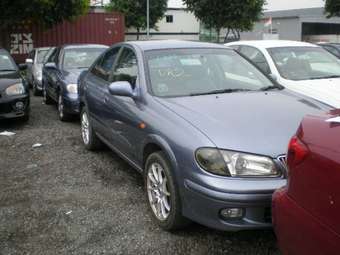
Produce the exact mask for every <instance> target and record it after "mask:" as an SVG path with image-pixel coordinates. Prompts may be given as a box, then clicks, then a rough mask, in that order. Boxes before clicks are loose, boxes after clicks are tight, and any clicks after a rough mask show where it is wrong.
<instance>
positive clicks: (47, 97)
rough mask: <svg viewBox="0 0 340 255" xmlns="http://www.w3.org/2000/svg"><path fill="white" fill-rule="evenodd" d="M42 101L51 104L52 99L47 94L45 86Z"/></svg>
mask: <svg viewBox="0 0 340 255" xmlns="http://www.w3.org/2000/svg"><path fill="white" fill-rule="evenodd" d="M43 101H44V103H45V104H47V105H49V104H53V99H52V98H51V97H50V96H49V95H48V93H47V91H46V88H45V86H43Z"/></svg>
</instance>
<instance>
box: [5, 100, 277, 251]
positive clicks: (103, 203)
mask: <svg viewBox="0 0 340 255" xmlns="http://www.w3.org/2000/svg"><path fill="white" fill-rule="evenodd" d="M41 102H42V100H41V98H32V112H31V119H30V121H29V122H28V123H26V124H22V123H21V122H17V121H11V122H0V132H1V131H4V130H7V131H12V132H15V133H16V135H14V136H12V137H4V136H0V254H195V255H196V254H237V255H241V254H252V255H253V254H279V252H278V251H277V247H276V241H275V237H274V234H273V232H272V231H249V232H241V233H224V232H218V231H214V230H211V229H208V228H205V227H203V226H200V225H198V224H192V225H191V226H190V227H189V228H187V229H185V230H183V231H178V232H175V233H168V232H164V231H162V230H161V229H160V228H158V227H157V226H156V225H155V224H154V223H153V222H152V221H151V217H150V214H149V211H148V207H147V203H146V199H145V196H144V190H143V181H142V178H141V176H140V175H139V174H138V173H137V172H136V171H134V170H133V169H132V168H131V167H130V166H129V165H127V164H126V163H125V162H124V161H122V160H121V159H120V158H119V157H118V156H116V155H115V154H114V153H113V152H111V151H109V150H103V151H99V152H96V153H92V152H87V151H86V150H85V149H84V147H83V146H82V143H81V139H80V132H79V123H78V121H74V122H72V123H61V122H60V121H59V120H58V119H57V113H56V108H55V107H54V106H46V105H43V104H42V103H41ZM36 143H41V144H42V145H43V146H42V147H40V148H35V149H34V148H32V145H33V144H36Z"/></svg>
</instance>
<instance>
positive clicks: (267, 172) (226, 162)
mask: <svg viewBox="0 0 340 255" xmlns="http://www.w3.org/2000/svg"><path fill="white" fill-rule="evenodd" d="M196 161H197V163H198V164H199V165H200V166H201V167H202V168H203V169H204V170H206V171H208V172H210V173H213V174H217V175H222V176H231V177H278V176H280V175H281V173H280V172H279V170H278V169H277V167H276V166H275V164H274V161H273V160H272V159H270V158H268V157H265V156H257V155H252V154H247V153H241V152H234V151H226V150H218V149H213V148H202V149H199V150H197V152H196Z"/></svg>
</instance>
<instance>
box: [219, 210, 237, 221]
mask: <svg viewBox="0 0 340 255" xmlns="http://www.w3.org/2000/svg"><path fill="white" fill-rule="evenodd" d="M220 214H221V216H222V217H223V218H225V219H239V218H242V216H243V209H242V208H226V209H222V210H221V212H220Z"/></svg>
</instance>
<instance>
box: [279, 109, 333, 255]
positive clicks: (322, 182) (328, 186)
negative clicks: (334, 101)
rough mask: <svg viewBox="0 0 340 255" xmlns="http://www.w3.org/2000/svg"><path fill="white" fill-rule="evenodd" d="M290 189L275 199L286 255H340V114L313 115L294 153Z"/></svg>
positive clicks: (292, 144) (304, 124)
mask: <svg viewBox="0 0 340 255" xmlns="http://www.w3.org/2000/svg"><path fill="white" fill-rule="evenodd" d="M287 165H288V169H289V181H288V185H287V187H284V188H282V189H281V190H279V191H277V192H276V193H275V194H274V197H273V224H274V228H275V232H276V234H277V238H278V242H279V246H280V248H281V250H282V252H283V254H285V255H286V254H293V255H295V254H298V255H304V254H306V255H307V254H308V255H314V254H315V255H320V254H322V255H331V254H332V255H333V254H334V255H335V254H336V255H338V254H340V111H339V110H337V111H333V112H331V113H329V114H325V115H323V116H307V117H306V118H305V119H304V120H303V121H302V123H301V126H300V128H299V130H298V131H297V134H296V136H294V137H293V138H292V140H291V141H290V144H289V148H288V155H287Z"/></svg>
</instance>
